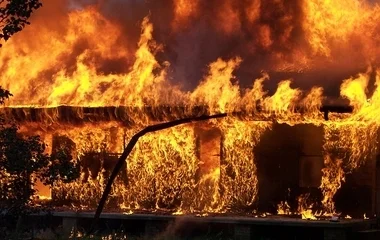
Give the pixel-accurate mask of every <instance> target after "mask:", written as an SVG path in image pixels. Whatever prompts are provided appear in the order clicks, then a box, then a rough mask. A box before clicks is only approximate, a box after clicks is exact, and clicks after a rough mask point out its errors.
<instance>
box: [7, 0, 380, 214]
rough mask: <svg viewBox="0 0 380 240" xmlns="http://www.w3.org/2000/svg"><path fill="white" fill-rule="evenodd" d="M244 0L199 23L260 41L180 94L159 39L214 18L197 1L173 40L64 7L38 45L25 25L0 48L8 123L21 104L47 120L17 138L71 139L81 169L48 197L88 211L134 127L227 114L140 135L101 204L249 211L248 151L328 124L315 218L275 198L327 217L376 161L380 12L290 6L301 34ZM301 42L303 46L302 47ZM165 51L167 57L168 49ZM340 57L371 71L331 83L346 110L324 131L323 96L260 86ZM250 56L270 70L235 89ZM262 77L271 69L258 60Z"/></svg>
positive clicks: (27, 126)
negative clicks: (285, 133)
mask: <svg viewBox="0 0 380 240" xmlns="http://www.w3.org/2000/svg"><path fill="white" fill-rule="evenodd" d="M247 2H249V4H247V5H245V4H246V3H242V4H241V5H239V4H238V3H237V1H232V0H224V1H221V2H220V4H218V6H217V8H215V11H216V13H217V14H215V15H212V17H211V18H210V16H208V18H206V20H207V19H210V22H211V24H210V26H211V27H213V28H215V29H214V30H215V32H212V33H213V34H214V33H215V34H220V35H221V36H224V37H230V36H234V37H237V38H239V37H240V38H243V37H242V36H240V35H239V34H241V32H239V31H243V32H244V31H245V32H244V34H245V35H244V37H247V39H249V40H252V39H255V40H252V41H249V43H247V44H246V45H244V44H245V43H244V44H243V43H242V46H240V47H239V48H242V49H243V51H241V50H240V51H241V52H240V53H241V54H235V51H237V52H239V51H238V50H236V49H235V50H231V51H229V54H228V55H227V56H218V57H216V58H208V57H207V58H206V57H205V58H206V59H207V61H209V62H208V64H207V65H206V66H202V68H204V70H205V71H204V72H205V73H204V74H203V77H201V79H199V83H198V84H196V86H194V88H193V89H191V90H189V89H186V88H185V87H183V86H181V83H182V82H181V83H180V80H183V81H184V82H185V81H186V79H180V80H178V81H176V79H174V80H173V79H172V77H173V71H174V70H173V69H175V64H176V63H171V62H170V60H171V58H165V54H164V53H165V51H168V49H170V47H168V46H167V45H166V43H161V42H160V41H164V40H165V39H166V38H165V37H163V36H158V35H159V34H157V33H156V32H155V31H156V29H161V30H162V31H167V32H171V33H170V34H174V35H175V34H186V31H187V30H186V29H191V28H192V27H193V25H196V24H199V25H202V24H206V23H204V22H207V21H205V19H203V18H202V16H203V15H202V14H201V13H208V12H207V11H209V10H208V9H207V8H206V7H204V6H203V4H204V3H202V1H199V0H196V1H190V0H180V1H173V9H172V11H173V12H172V14H173V19H172V22H171V24H169V25H168V26H171V28H170V31H169V30H167V29H166V28H165V27H167V26H166V25H165V26H162V25H160V24H157V25H158V26H157V28H156V25H155V24H154V23H155V20H154V19H155V18H154V16H153V13H152V15H149V16H148V17H144V18H141V19H139V23H140V25H141V28H140V32H139V37H138V38H139V40H138V41H137V42H133V40H132V39H133V38H132V37H130V38H129V36H128V34H127V36H124V32H123V31H124V29H123V28H122V27H121V26H120V25H119V24H118V23H116V22H115V20H112V18H107V15H106V14H105V13H103V12H102V11H100V10H99V9H98V8H96V7H94V6H86V7H83V8H78V9H74V10H72V11H70V12H69V13H68V14H67V16H66V17H65V18H64V20H62V22H65V23H66V24H64V27H63V29H61V30H60V31H51V29H50V28H49V26H46V27H45V26H41V28H40V30H39V31H38V34H36V36H35V39H36V41H35V42H39V44H40V45H36V44H35V43H34V42H32V41H29V38H28V37H30V36H31V34H34V32H33V31H32V29H30V30H28V29H26V30H25V33H22V34H20V35H19V36H15V37H14V38H13V39H11V40H10V41H9V42H8V43H7V44H6V45H4V48H2V50H1V53H0V59H1V61H0V71H1V72H2V77H1V80H0V85H1V86H2V87H3V88H6V89H9V90H10V92H12V93H13V95H14V97H13V98H11V100H10V101H9V102H7V106H6V108H4V109H3V111H4V113H6V114H8V115H11V113H14V112H16V115H17V114H19V115H20V116H25V118H27V117H30V116H31V115H32V114H31V111H30V110H27V109H23V108H22V107H31V106H33V107H41V108H44V110H42V111H41V113H39V114H37V116H33V117H34V118H37V119H43V123H32V122H23V125H22V126H21V127H20V131H21V132H22V133H24V134H30V133H31V132H33V133H38V134H40V135H41V136H43V137H44V139H45V140H46V141H47V142H51V143H52V145H53V146H50V147H49V149H50V151H51V149H52V148H53V147H54V146H55V145H59V144H61V143H64V142H65V141H72V142H73V143H74V144H75V153H76V155H77V158H78V161H81V163H82V175H81V177H80V179H78V180H77V181H75V182H73V183H69V184H65V183H57V184H56V185H54V186H52V194H53V196H52V198H53V199H59V200H62V202H65V201H68V202H70V203H71V204H73V205H75V206H76V207H83V208H86V209H88V208H92V207H94V206H96V203H97V201H98V200H99V198H100V196H101V193H102V192H103V190H104V185H105V182H106V181H107V179H108V177H109V171H110V169H112V167H113V166H114V164H115V162H116V160H117V158H118V156H119V154H120V153H121V152H122V151H123V150H124V147H125V143H126V142H127V141H128V140H129V139H130V138H131V137H132V136H133V134H134V133H136V132H137V131H138V130H139V129H141V128H143V127H144V126H147V125H149V124H154V123H157V122H161V121H168V120H171V119H173V118H180V117H185V116H189V115H194V114H196V115H197V114H198V115H200V114H212V113H220V112H226V113H228V117H227V118H226V119H223V120H213V121H209V122H206V123H202V124H189V125H186V126H181V127H175V128H171V129H167V130H164V131H162V132H158V133H152V134H147V135H146V136H144V137H142V138H141V139H140V140H139V142H138V144H137V145H136V147H135V149H134V151H133V152H132V153H131V155H130V156H129V158H128V160H127V167H126V169H124V171H123V172H122V173H121V174H120V176H119V177H118V178H117V180H116V183H115V185H114V187H113V189H112V196H111V197H110V201H109V203H108V204H109V206H110V208H111V207H113V208H117V209H123V210H125V211H126V213H132V212H137V211H139V210H149V211H158V210H159V211H168V212H171V213H172V214H174V215H182V214H187V213H197V214H200V215H201V216H204V215H207V214H208V213H225V212H239V211H248V212H250V213H252V212H254V211H255V210H256V209H255V208H256V204H257V201H258V198H259V196H258V195H259V181H260V179H259V176H258V175H259V173H258V172H259V170H258V165H257V159H258V156H257V155H256V153H255V150H256V147H257V146H258V145H259V144H260V141H261V140H262V137H263V136H264V135H265V134H266V133H267V132H268V131H271V130H272V128H273V126H274V125H275V124H279V123H280V124H287V125H290V126H295V125H304V124H311V125H314V126H320V127H321V128H323V138H324V139H323V146H322V148H323V149H322V153H321V154H322V155H323V161H324V168H323V169H322V179H321V183H320V186H319V190H320V191H321V193H322V199H321V202H320V204H321V205H322V208H323V209H322V210H323V213H321V214H319V213H318V212H316V211H315V208H317V207H318V204H317V203H313V204H310V203H309V199H308V198H307V197H306V196H305V195H300V196H299V198H298V206H297V210H294V212H292V211H291V209H292V210H293V209H296V208H293V206H292V207H291V206H290V205H291V204H290V203H288V202H281V203H280V204H279V205H278V206H277V207H278V212H277V213H278V214H285V215H290V214H299V215H301V216H302V218H303V219H313V220H314V219H316V217H317V216H319V215H325V216H332V215H334V214H336V206H335V202H334V197H335V196H336V193H337V192H338V191H339V189H340V188H341V186H342V184H343V183H344V181H345V177H346V175H347V174H349V173H352V172H354V171H355V170H356V169H358V168H359V167H360V166H362V165H364V164H365V163H366V162H368V161H371V159H373V158H374V156H375V154H376V152H377V143H376V141H375V140H376V139H377V132H378V126H379V124H380V119H379V116H380V113H379V112H378V111H379V109H380V90H379V88H378V87H379V84H380V70H379V69H377V68H376V63H377V61H378V60H377V57H378V56H377V55H378V53H380V51H379V48H378V47H377V45H376V44H377V43H378V41H379V38H378V30H377V29H378V28H379V26H378V22H380V21H379V20H380V14H378V13H379V12H380V11H378V10H379V5H370V4H368V3H366V2H364V1H359V0H354V1H348V0H347V1H325V0H313V1H302V4H301V5H300V6H298V7H300V9H302V11H303V14H304V16H303V17H302V24H300V25H297V24H295V22H297V21H301V20H299V19H298V18H297V16H295V15H294V14H289V13H288V12H287V11H288V10H289V9H290V8H291V6H289V4H288V3H286V1H274V3H273V4H276V6H277V7H278V8H276V9H278V15H279V18H278V19H279V20H278V21H279V22H272V21H275V20H273V19H271V17H273V16H271V15H270V13H266V12H264V11H262V9H266V8H268V5H266V3H264V1H260V0H252V1H247ZM209 4H210V6H213V3H209ZM241 6H244V7H243V8H242V7H241ZM289 11H290V10H289ZM291 11H293V12H294V11H296V10H295V9H291ZM293 15H294V16H293ZM276 16H277V15H276ZM134 24H136V23H134ZM207 26H208V25H207ZM276 26H280V27H276ZM281 26H284V27H283V28H281ZM285 26H286V27H285ZM208 30H209V29H207V31H208ZM203 31H204V29H203ZM210 31H211V30H210ZM252 31H253V32H252ZM23 34H25V35H23ZM170 34H169V35H170ZM302 34H304V35H302ZM131 35H132V34H131ZM298 35H302V37H304V39H303V40H299V39H298V38H299V37H300V36H298ZM157 36H158V37H157ZM185 36H186V35H185ZM166 37H167V38H168V39H170V40H171V41H173V42H176V44H178V45H180V39H181V38H180V37H178V39H175V41H174V40H173V39H172V38H171V37H172V36H166ZM156 38H157V39H156ZM251 38H252V39H251ZM296 40H297V41H296ZM239 41H240V40H239ZM245 41H248V40H245ZM168 42H170V41H169V40H168ZM352 42H355V43H356V42H358V45H360V46H361V47H360V50H358V51H357V52H353V51H352V49H351V48H350V44H351V43H352ZM135 43H136V44H135ZM291 43H292V44H291ZM215 44H216V43H215ZM234 44H235V43H234ZM132 45H136V46H133V47H131V46H132ZM174 45H175V44H174ZM230 45H233V44H231V43H230ZM191 46H192V45H191ZM171 47H172V48H173V49H175V48H176V47H177V45H175V46H171ZM371 47H372V48H373V49H370V51H369V49H367V48H371ZM344 50H347V51H348V52H349V53H353V54H354V55H353V57H352V58H354V57H358V55H363V56H360V57H362V58H359V57H358V58H357V61H358V62H360V61H362V59H365V62H363V65H370V66H371V67H370V68H368V70H367V72H361V73H358V74H357V75H352V76H351V77H347V78H346V79H339V80H343V81H342V84H341V88H340V96H341V98H344V99H346V100H347V101H349V104H350V106H351V107H352V108H353V113H352V114H339V113H335V114H334V113H329V114H330V115H329V120H328V121H327V120H326V119H325V118H324V116H323V113H322V112H321V108H322V106H323V103H324V101H325V100H326V99H327V98H328V97H327V96H325V95H324V94H325V91H326V90H328V89H324V88H323V87H322V86H311V87H310V88H309V90H307V91H305V90H303V89H302V88H301V87H299V86H298V85H299V83H298V85H297V82H296V79H295V78H292V77H284V79H283V80H282V81H279V82H278V83H277V88H276V89H275V90H274V91H270V90H268V89H266V84H268V85H270V84H272V85H274V84H275V82H274V80H273V79H271V78H272V76H271V73H272V72H273V71H274V70H276V71H277V70H279V69H281V70H284V69H288V70H289V69H290V70H292V71H294V70H297V71H298V70H301V71H304V70H305V69H309V68H315V69H317V70H318V69H319V68H320V66H319V65H318V64H319V63H318V61H321V62H324V60H329V61H334V59H335V57H336V58H337V59H338V60H337V61H339V59H341V58H342V56H341V55H340V54H339V52H341V51H344ZM194 51H196V50H194ZM225 51H227V50H225ZM249 54H254V56H256V57H257V56H259V57H260V59H261V58H262V59H263V61H269V62H270V64H269V65H270V67H268V69H264V70H266V71H261V72H260V73H261V76H259V77H258V78H257V76H256V75H255V77H252V76H250V81H252V80H253V81H252V84H251V85H250V86H248V85H247V86H243V85H245V84H243V83H245V81H244V79H242V78H240V77H239V76H240V75H239V74H238V71H239V70H240V69H241V68H243V69H244V68H245V71H246V68H247V66H245V63H246V62H245V61H249V58H250V57H252V56H250V55H249ZM256 54H258V55H256ZM178 57H180V56H178ZM172 59H174V58H172ZM202 59H203V58H202ZM267 59H269V60H267ZM355 59H356V58H355ZM173 61H174V60H173ZM355 61H356V60H355ZM248 63H249V64H248V65H250V64H251V62H248ZM337 64H338V63H337ZM118 65H120V66H118ZM192 65H197V63H196V62H194V63H193V62H191V61H189V62H187V63H186V67H191V66H192ZM258 65H259V64H258ZM343 65H344V64H343ZM337 66H340V65H339V64H338V65H337ZM251 67H252V68H253V67H256V66H254V65H253V64H252V65H251ZM259 67H263V68H266V64H264V63H263V64H262V65H259ZM360 67H362V66H360ZM273 75H275V74H273ZM288 75H291V74H288ZM255 78H257V79H255ZM189 81H190V80H189ZM372 82H375V85H374V86H372V85H371V84H372ZM370 88H373V91H372V90H371V91H370ZM59 106H70V107H73V109H75V110H73V113H72V115H74V116H75V117H76V118H77V119H82V120H83V119H85V118H86V117H88V116H89V115H91V114H92V115H95V116H89V119H92V120H93V119H96V120H93V122H91V121H89V122H85V123H82V122H81V123H75V122H70V121H66V122H63V123H62V122H59V121H58V120H57V119H60V118H61V117H64V116H63V115H64V114H62V113H60V112H59V110H57V109H58V108H57V107H59ZM89 107H90V108H92V109H95V110H94V112H93V113H88V112H86V111H85V110H84V109H85V108H89ZM96 107H117V108H116V110H115V109H114V108H112V109H111V110H109V111H112V112H113V115H112V116H115V119H113V118H106V117H105V116H106V113H105V112H100V113H99V112H96ZM12 108H19V109H16V110H14V109H12ZM99 111H100V110H99ZM123 114H124V115H123ZM121 116H124V118H122V117H121ZM92 117H93V118H92ZM118 117H119V118H122V119H121V120H120V119H116V118H118ZM99 119H100V120H101V121H98V120H99ZM78 122H80V121H79V120H78ZM273 151H277V150H273ZM5 175H6V173H5Z"/></svg>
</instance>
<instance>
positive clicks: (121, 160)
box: [90, 113, 227, 233]
mask: <svg viewBox="0 0 380 240" xmlns="http://www.w3.org/2000/svg"><path fill="white" fill-rule="evenodd" d="M226 116H227V114H226V113H221V114H215V115H211V116H200V117H191V118H184V119H179V120H174V121H171V122H165V123H159V124H156V125H151V126H148V127H146V128H144V129H143V130H141V131H140V132H138V133H136V134H135V135H134V136H133V137H132V138H131V140H130V141H129V143H128V145H127V147H126V148H125V149H124V151H123V153H122V155H121V156H120V158H119V160H118V162H117V163H116V165H115V168H114V169H113V171H112V174H111V176H110V178H109V180H108V182H107V185H106V188H105V189H104V192H103V195H102V198H101V199H100V201H99V205H98V208H97V209H96V213H95V216H94V221H93V224H92V228H91V231H90V233H91V232H92V231H93V230H94V228H95V226H96V225H97V223H98V221H99V217H100V214H101V213H102V211H103V208H104V205H105V203H106V201H107V198H108V195H109V193H110V192H111V188H112V184H113V182H114V180H115V178H116V177H117V175H118V173H119V172H120V170H121V169H122V168H123V166H124V164H125V163H126V160H127V157H128V155H129V154H130V153H131V152H132V150H133V147H134V146H135V145H136V143H137V141H138V140H139V138H140V137H142V136H144V135H145V134H147V133H150V132H156V131H160V130H163V129H167V128H171V127H175V126H178V125H181V124H185V123H191V122H200V121H206V120H210V119H215V118H223V117H226Z"/></svg>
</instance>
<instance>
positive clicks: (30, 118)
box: [1, 105, 353, 126]
mask: <svg viewBox="0 0 380 240" xmlns="http://www.w3.org/2000/svg"><path fill="white" fill-rule="evenodd" d="M320 111H321V112H322V113H323V114H324V118H325V120H328V116H329V113H352V111H353V108H352V107H351V106H347V105H323V106H322V107H321V108H320ZM1 112H3V113H4V114H5V117H8V118H10V119H14V120H15V121H16V122H18V123H25V122H42V123H43V122H49V123H50V122H60V123H70V124H82V123H85V122H109V121H118V122H122V123H123V124H124V125H126V126H133V125H135V124H136V121H138V120H139V117H141V118H147V119H149V120H151V121H155V122H160V121H161V122H162V121H172V120H175V119H178V118H184V117H188V116H202V115H207V114H209V109H208V108H207V107H206V106H197V107H192V108H189V107H181V106H178V107H172V106H170V107H169V106H157V107H148V106H147V107H144V108H134V107H123V106H120V107H74V106H59V107H51V108H27V107H23V108H2V109H1ZM261 112H263V111H262V110H261V109H257V112H256V113H255V114H253V115H256V114H257V113H261ZM294 112H295V113H300V114H302V113H303V112H304V109H302V108H296V109H295V110H294ZM233 115H235V116H237V117H241V118H245V117H246V116H250V115H252V113H251V112H248V111H239V112H234V113H233ZM253 120H255V119H253Z"/></svg>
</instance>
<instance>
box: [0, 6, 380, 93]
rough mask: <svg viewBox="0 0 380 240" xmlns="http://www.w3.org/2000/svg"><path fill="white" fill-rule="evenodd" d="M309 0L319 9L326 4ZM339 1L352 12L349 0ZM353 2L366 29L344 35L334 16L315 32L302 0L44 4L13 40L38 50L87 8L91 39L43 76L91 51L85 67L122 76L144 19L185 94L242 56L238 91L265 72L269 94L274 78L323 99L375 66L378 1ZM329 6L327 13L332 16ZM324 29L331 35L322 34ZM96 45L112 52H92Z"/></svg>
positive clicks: (81, 42)
mask: <svg viewBox="0 0 380 240" xmlns="http://www.w3.org/2000/svg"><path fill="white" fill-rule="evenodd" d="M310 2H314V3H316V4H317V5H318V4H323V2H324V1H323V0H313V1H310ZM337 2H341V4H343V5H342V6H345V5H349V6H351V5H350V4H349V3H348V1H347V0H342V1H337ZM345 2H347V3H345ZM351 2H356V3H358V4H359V3H360V5H358V4H356V5H355V6H353V7H352V8H351V9H347V11H348V10H350V11H352V12H353V13H355V11H356V9H355V7H357V9H359V10H360V9H363V12H358V11H356V12H358V13H357V14H358V15H360V14H361V15H363V13H364V12H365V13H368V15H364V16H363V18H364V17H366V18H365V19H367V20H372V23H368V22H367V23H366V25H365V26H362V25H354V24H355V23H352V24H353V27H352V28H351V29H348V30H347V31H343V30H342V29H337V28H339V27H341V28H344V27H346V25H348V23H350V22H351V21H349V19H350V18H348V19H347V20H345V19H343V20H342V19H339V21H340V22H339V21H336V19H334V18H332V19H327V20H326V23H321V26H322V27H321V26H319V25H318V24H320V22H318V21H316V22H313V19H311V20H310V18H308V16H309V15H312V14H314V13H315V12H313V11H311V12H307V10H305V9H307V7H305V6H306V3H307V1H306V0H290V1H289V0H266V1H264V0H242V1H235V0H208V1H202V0H179V1H177V0H79V1H74V0H56V1H46V0H45V1H43V4H44V6H43V8H41V9H40V10H38V11H37V12H36V14H35V15H34V16H33V18H32V25H31V26H30V27H28V28H26V29H25V32H22V33H20V34H19V35H18V36H15V38H18V39H19V41H20V42H21V44H26V45H27V46H28V48H29V49H35V50H36V49H41V48H44V43H43V42H41V41H43V39H41V38H40V37H39V34H40V32H41V31H40V29H42V28H43V29H47V32H50V33H51V34H52V35H55V36H58V38H59V36H62V37H63V36H65V33H66V34H67V31H69V30H68V29H67V23H68V22H69V21H70V19H69V16H68V14H69V13H70V12H73V11H81V10H83V9H87V8H89V7H91V8H93V9H96V11H97V12H98V13H99V14H100V15H101V16H102V18H103V19H102V18H98V20H97V22H95V23H94V24H95V27H97V28H99V29H97V30H96V31H98V32H97V34H96V35H94V36H89V35H88V36H86V35H85V34H83V32H80V31H78V32H76V33H75V34H77V35H78V34H83V37H81V36H79V38H78V39H77V40H76V42H75V43H73V45H72V49H67V51H65V53H64V54H60V55H59V56H57V57H59V62H60V63H59V64H57V66H56V67H55V68H54V69H46V70H45V71H44V72H45V75H49V74H50V75H53V74H55V73H56V72H57V71H59V70H60V69H62V68H65V69H74V68H75V67H76V66H75V62H76V61H75V60H76V59H77V57H78V56H80V55H81V54H82V53H84V52H89V53H88V55H89V56H90V57H89V61H91V62H92V63H94V65H95V66H96V67H97V70H98V71H99V72H102V73H106V74H107V73H125V72H127V71H128V70H129V67H130V66H131V64H132V63H133V61H134V54H133V53H134V52H135V50H136V48H137V42H138V39H139V36H140V23H141V21H142V19H143V18H144V17H145V16H147V15H149V17H150V21H151V22H152V23H153V26H154V39H155V40H156V41H157V42H158V43H159V44H162V45H163V50H162V51H161V52H159V53H158V54H157V59H158V60H159V62H160V63H161V64H162V63H163V62H165V61H168V62H169V63H170V64H171V66H170V71H169V75H168V77H169V78H170V81H172V82H174V83H176V84H179V85H181V86H182V88H183V89H185V90H191V89H194V88H195V87H196V86H197V85H198V83H199V81H200V80H201V79H202V76H203V75H204V74H205V72H206V71H207V66H208V65H209V64H210V63H211V62H213V61H215V60H216V59H217V58H224V59H229V58H232V57H236V56H240V57H241V58H242V59H243V62H242V64H241V66H240V68H239V69H238V70H237V71H236V72H235V75H237V77H238V79H239V83H240V85H241V86H242V87H249V86H250V85H251V84H252V81H253V79H256V78H257V77H259V76H260V75H261V72H262V71H265V72H268V73H269V74H270V76H271V81H268V83H267V85H268V86H266V87H267V88H268V89H269V90H270V91H272V92H273V91H274V89H275V87H276V85H277V83H278V81H279V80H283V79H285V78H292V79H294V86H295V87H301V88H303V89H309V88H311V87H312V86H313V85H319V86H323V87H324V88H325V89H329V90H327V94H330V95H337V94H338V92H339V85H340V83H341V80H343V79H344V78H347V77H349V76H351V75H353V74H356V73H357V72H358V71H364V70H365V69H366V68H367V67H368V66H369V65H374V66H376V65H378V63H379V58H378V56H379V54H378V53H380V51H379V47H378V46H379V42H380V38H379V28H380V26H379V24H378V22H379V21H377V20H379V19H380V17H379V16H378V15H379V14H377V15H375V14H374V13H375V12H378V11H376V9H378V5H377V2H378V1H375V0H372V1H370V0H368V3H366V2H365V1H361V0H352V1H351ZM369 2H370V4H369ZM310 6H314V5H310ZM333 7H334V6H332V7H331V11H333V10H334V11H335V10H336V9H335V8H333ZM338 7H341V6H340V5H337V6H336V8H338ZM317 11H319V10H317ZM327 11H329V9H327ZM342 11H343V10H342ZM320 15H321V14H320ZM330 15H331V14H330ZM330 15H329V14H327V15H326V16H327V17H326V18H328V17H329V16H330ZM322 16H324V15H323V14H322ZM347 16H350V17H351V15H347ZM333 17H334V16H333ZM355 17H356V16H352V19H353V20H352V21H356V18H355ZM360 17H362V16H360ZM105 20H107V21H109V22H110V23H111V24H113V25H115V26H117V27H118V29H119V32H112V31H108V30H109V28H110V26H109V24H108V23H105V22H104V21H105ZM317 20H318V19H317ZM71 21H72V20H71ZM75 21H81V19H76V20H75ZM363 21H365V20H363ZM335 22H337V23H335ZM347 22H348V23H347ZM340 23H341V25H339V24H340ZM346 23H347V24H346ZM80 24H81V23H80V22H79V23H78V26H80ZM329 24H330V25H329ZM334 24H335V25H334ZM326 25H327V26H328V27H330V28H332V29H325V28H324V27H325V26H326ZM334 28H335V29H334ZM347 28H348V27H347ZM330 31H331V32H330ZM110 35H111V36H110ZM32 36H35V37H34V38H33V37H32ZM29 37H32V38H29ZM109 38H111V40H109ZM25 39H27V41H25ZM29 39H32V41H30V40H29ZM97 41H98V42H102V46H103V47H104V48H109V50H110V51H111V53H110V54H107V55H105V54H103V51H102V50H99V51H95V50H94V48H96V46H95V45H96V44H95V43H96V42H97ZM107 41H108V42H107ZM312 41H314V42H312ZM41 46H42V47H41ZM4 47H5V48H6V47H7V46H6V45H5V46H4ZM120 52H123V53H120ZM25 53H27V51H26V52H25ZM69 72H70V71H69ZM45 77H46V76H45Z"/></svg>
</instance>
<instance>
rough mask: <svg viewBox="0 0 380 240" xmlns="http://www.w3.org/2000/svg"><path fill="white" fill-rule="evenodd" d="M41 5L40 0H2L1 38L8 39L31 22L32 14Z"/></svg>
mask: <svg viewBox="0 0 380 240" xmlns="http://www.w3.org/2000/svg"><path fill="white" fill-rule="evenodd" d="M41 6H42V3H41V1H39V0H0V29H1V30H0V31H1V32H0V40H1V39H4V40H5V41H7V40H8V39H9V38H10V37H11V36H12V35H13V34H15V33H17V32H19V31H21V30H22V29H23V28H24V27H25V26H26V25H28V24H30V22H29V18H30V16H31V15H32V13H33V12H34V11H35V10H37V9H38V8H40V7H41Z"/></svg>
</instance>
